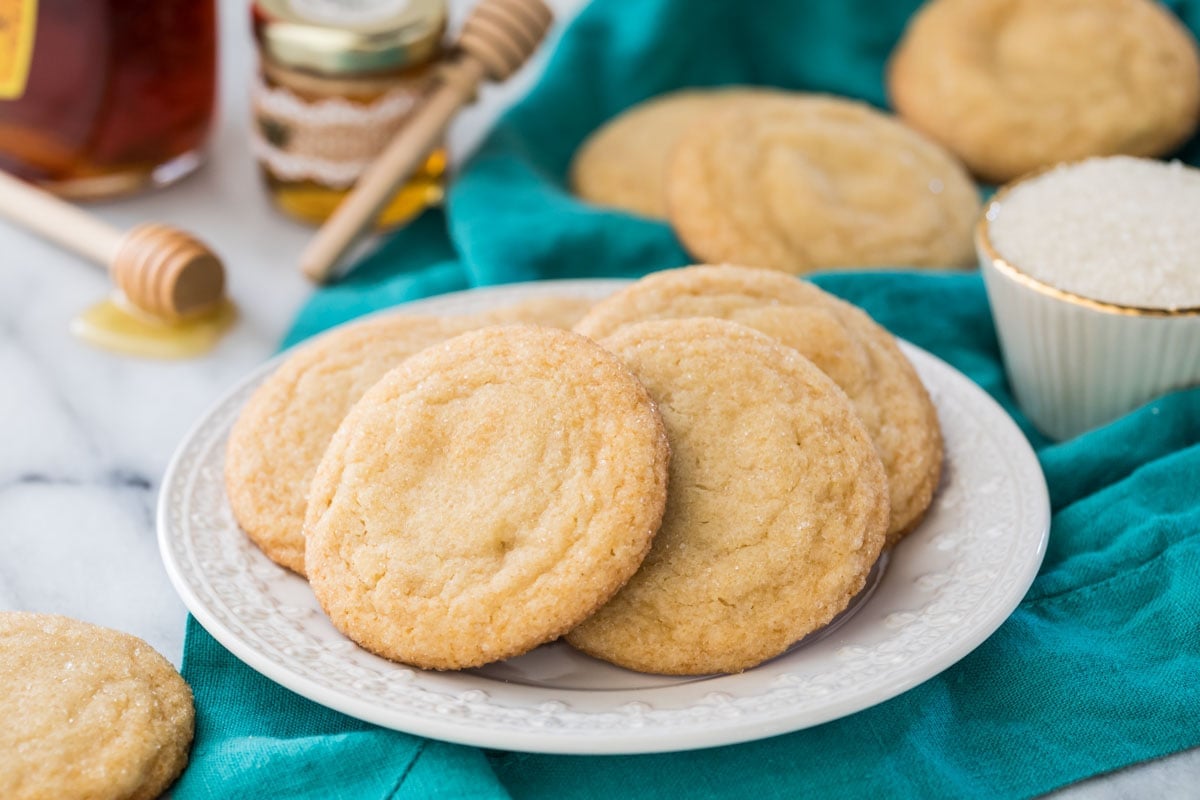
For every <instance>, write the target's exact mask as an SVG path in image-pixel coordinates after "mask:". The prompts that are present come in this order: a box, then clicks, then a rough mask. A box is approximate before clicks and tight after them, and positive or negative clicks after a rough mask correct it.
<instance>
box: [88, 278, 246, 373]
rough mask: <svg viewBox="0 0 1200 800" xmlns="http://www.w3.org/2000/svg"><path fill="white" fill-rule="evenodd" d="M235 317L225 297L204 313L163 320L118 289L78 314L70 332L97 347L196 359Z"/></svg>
mask: <svg viewBox="0 0 1200 800" xmlns="http://www.w3.org/2000/svg"><path fill="white" fill-rule="evenodd" d="M236 319H237V310H236V308H235V307H234V305H233V303H231V302H230V301H229V300H223V301H222V302H221V305H219V306H218V307H217V308H216V309H215V310H214V311H212V312H210V313H208V314H205V315H203V316H200V317H196V318H194V319H187V320H183V321H181V322H164V321H162V320H159V319H155V318H154V317H151V316H149V315H147V314H144V313H142V312H140V311H138V310H137V309H136V308H134V307H132V306H131V305H130V304H129V302H128V301H127V300H125V298H124V296H123V295H121V294H120V293H119V292H118V293H116V294H114V295H113V296H112V297H109V298H107V299H105V300H102V301H101V302H99V303H97V304H96V305H94V306H92V307H90V308H88V309H86V310H85V311H84V312H83V313H82V314H80V315H79V316H78V317H76V318H75V319H74V320H73V321H72V322H71V332H72V333H73V334H75V335H76V336H77V337H79V338H80V339H81V340H83V341H84V342H87V343H88V344H90V345H93V346H94V347H99V348H101V349H104V350H110V351H112V352H115V353H121V354H124V355H132V356H141V357H144V358H195V357H196V356H201V355H204V354H205V353H207V352H209V351H210V350H212V349H213V348H214V347H216V345H217V342H219V341H220V340H221V337H222V336H223V335H224V334H225V332H226V331H228V330H229V328H230V327H232V326H233V323H234V321H235V320H236Z"/></svg>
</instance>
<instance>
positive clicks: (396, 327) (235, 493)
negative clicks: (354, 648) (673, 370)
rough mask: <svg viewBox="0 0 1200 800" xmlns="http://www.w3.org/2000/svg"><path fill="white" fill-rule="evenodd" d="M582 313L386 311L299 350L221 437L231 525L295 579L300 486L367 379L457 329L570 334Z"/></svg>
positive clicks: (583, 306) (299, 566)
mask: <svg viewBox="0 0 1200 800" xmlns="http://www.w3.org/2000/svg"><path fill="white" fill-rule="evenodd" d="M591 305H592V303H591V301H589V300H583V299H581V298H576V297H541V298H534V299H531V300H527V301H525V302H522V303H518V304H515V305H512V306H506V307H503V308H499V309H496V310H494V311H489V312H486V313H483V314H478V315H473V316H467V315H464V316H450V317H430V316H418V315H409V314H399V313H396V314H389V315H386V316H380V317H374V318H371V319H367V320H363V321H361V322H355V323H351V324H349V325H345V326H343V327H341V328H338V329H337V330H334V331H331V332H329V333H327V334H325V335H323V336H321V337H320V338H318V339H316V340H314V341H313V342H311V343H308V344H305V345H303V346H301V347H300V348H298V349H297V350H296V351H295V352H294V353H293V354H292V355H291V356H289V357H288V358H287V360H285V361H284V362H283V364H281V365H280V367H279V368H278V369H277V370H275V372H274V373H272V374H271V376H270V377H269V378H267V380H266V381H264V382H263V384H262V385H261V386H260V387H259V388H258V390H257V391H256V392H255V393H254V395H253V396H252V397H251V398H250V400H249V402H248V403H247V404H246V407H245V409H243V411H242V413H241V415H240V416H239V418H238V420H237V422H236V424H235V425H234V427H233V431H232V432H231V433H230V437H229V444H228V447H227V451H226V459H225V486H226V493H227V494H228V496H229V502H230V505H231V506H232V508H233V513H234V517H235V518H236V519H237V521H238V524H239V525H241V527H242V529H243V530H244V531H245V532H246V534H247V535H248V536H249V537H250V538H251V539H252V540H253V541H254V543H255V544H257V545H258V546H259V548H260V549H261V550H262V551H263V552H264V553H266V555H267V557H269V558H270V559H271V560H272V561H274V562H276V563H278V564H281V565H283V566H285V567H287V568H288V569H290V570H292V571H293V572H296V573H299V574H301V575H303V574H304V536H303V529H304V509H305V505H306V503H307V498H308V485H309V483H311V482H312V476H313V473H314V472H316V469H317V463H318V462H319V461H320V460H321V456H322V454H324V452H325V447H326V445H328V444H329V440H330V439H331V438H332V437H333V432H334V431H335V430H337V426H338V425H339V424H340V423H341V421H342V418H343V417H345V416H346V412H347V411H349V410H350V407H351V406H352V405H354V403H355V402H357V401H358V399H359V398H360V397H362V395H363V393H364V392H366V391H367V389H369V388H371V386H372V385H374V383H375V381H377V380H379V378H381V377H382V376H383V374H384V373H385V372H387V371H388V370H390V369H391V368H392V367H395V366H396V365H397V364H399V363H400V362H401V361H403V360H404V359H406V358H408V357H409V356H411V355H413V354H414V353H417V352H419V351H421V350H423V349H425V348H426V347H428V346H430V345H433V344H437V343H439V342H444V341H445V340H447V339H449V338H451V337H454V336H457V335H458V334H460V333H463V332H465V331H469V330H474V329H476V328H483V327H487V326H489V325H501V324H516V323H531V324H538V325H549V326H552V327H560V328H570V327H571V325H572V324H574V322H576V321H577V320H578V319H579V318H580V317H581V316H583V314H584V312H586V311H587V309H588V308H590V307H591Z"/></svg>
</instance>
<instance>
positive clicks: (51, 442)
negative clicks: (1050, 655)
mask: <svg viewBox="0 0 1200 800" xmlns="http://www.w3.org/2000/svg"><path fill="white" fill-rule="evenodd" d="M551 5H553V6H555V7H556V8H558V9H559V10H560V12H567V11H569V10H570V9H573V8H575V7H576V6H578V5H579V0H556V1H555V2H552V3H551ZM221 6H222V7H221V24H222V26H223V30H222V36H223V39H222V86H221V103H222V113H221V116H220V119H219V123H218V127H217V129H216V130H215V132H214V137H213V142H212V157H211V160H210V163H209V164H208V165H206V167H205V168H204V169H203V170H202V171H201V172H199V173H198V174H197V175H195V176H193V177H192V178H190V179H188V180H187V181H185V182H183V183H182V184H180V185H178V186H176V187H172V188H170V189H167V190H165V191H162V192H158V193H156V194H153V195H150V196H145V197H139V198H134V199H129V200H122V201H116V202H111V203H104V204H98V205H94V206H92V207H91V210H93V211H94V212H95V213H97V214H98V215H100V216H101V217H103V218H105V219H107V220H109V221H110V222H112V223H114V224H116V225H118V226H120V227H128V226H130V225H133V224H135V223H137V222H141V221H144V220H149V219H156V220H160V221H164V222H168V223H173V224H176V225H180V226H183V227H186V228H188V229H190V230H193V231H195V232H196V233H197V234H199V235H200V236H201V237H202V238H205V239H208V240H210V241H211V242H212V243H213V244H214V246H216V247H217V249H218V250H219V251H220V252H221V253H222V255H223V256H224V257H225V259H226V262H227V264H228V266H229V269H230V282H231V291H232V293H233V295H234V297H235V299H236V300H237V302H238V305H239V308H240V311H241V315H242V316H241V320H240V322H239V324H238V326H237V328H236V329H235V331H234V332H233V333H232V334H231V335H230V336H229V337H228V338H227V339H226V340H225V341H224V342H222V344H221V345H220V346H219V347H218V349H217V350H216V351H215V352H214V353H213V354H212V355H210V356H208V357H205V358H202V359H198V360H194V361H187V362H156V361H140V360H135V359H129V358H125V357H120V356H115V355H110V354H107V353H103V352H99V351H95V350H92V349H89V348H88V347H86V346H85V345H82V344H80V343H78V342H77V341H76V340H74V339H73V338H72V337H71V336H70V334H69V333H68V332H67V325H68V323H69V321H70V319H71V318H72V316H73V315H74V314H76V313H78V312H79V311H81V310H82V309H84V308H86V307H87V306H88V305H90V304H91V303H94V302H96V301H97V300H99V299H100V298H101V297H102V296H103V294H104V292H105V291H107V287H108V280H107V278H106V277H105V276H104V275H103V274H102V273H101V272H100V271H99V270H97V269H95V268H92V267H90V266H88V265H86V264H84V263H82V262H80V261H79V260H77V259H76V258H74V257H72V256H69V255H66V254H64V253H62V252H60V251H58V250H56V249H55V248H53V247H51V246H49V245H47V244H45V243H43V242H41V241H39V240H37V239H34V238H33V237H31V236H29V235H28V234H25V233H23V232H21V231H18V230H15V229H13V228H11V227H9V226H8V225H6V224H5V223H2V222H0V609H28V610H35V611H45V612H56V613H62V614H67V615H70V616H73V617H77V618H80V619H85V620H89V621H92V622H96V623H100V624H104V625H110V626H112V627H116V628H120V629H122V630H125V631H129V632H131V633H134V634H136V635H138V636H141V637H142V638H144V639H146V640H147V641H148V642H150V644H152V645H153V646H154V647H155V648H157V649H158V650H160V651H162V652H163V653H164V654H165V655H166V656H167V657H168V658H170V659H171V660H173V661H174V662H176V663H178V662H179V658H180V655H181V648H182V636H183V624H184V618H185V613H186V612H185V610H184V607H183V604H182V603H181V602H180V601H179V599H178V598H177V597H176V595H175V593H174V591H173V590H172V589H171V586H170V584H169V583H168V581H167V578H166V575H165V573H164V572H163V568H162V564H161V562H160V560H159V557H158V551H157V545H156V541H155V530H154V509H155V503H156V500H157V495H158V491H159V484H160V480H161V476H162V475H163V472H164V470H165V469H166V465H167V461H168V460H169V458H170V456H171V453H172V452H173V450H174V448H175V446H176V444H177V443H178V442H179V441H180V440H181V439H182V438H183V436H184V434H185V432H186V431H187V430H188V429H189V428H190V427H191V425H192V424H193V422H194V421H195V420H196V419H197V418H198V417H199V415H200V414H201V413H202V412H203V411H204V409H205V408H207V407H208V406H209V405H211V403H212V402H213V401H215V400H216V399H217V398H218V397H219V396H221V395H222V394H223V393H224V392H225V391H226V390H227V389H228V387H229V386H231V385H232V384H233V383H235V382H236V381H237V380H238V379H239V378H241V377H242V376H244V375H245V374H246V373H248V372H249V371H250V370H251V369H253V367H254V366H255V365H257V364H259V363H261V362H262V361H263V360H265V359H266V358H267V357H268V356H269V355H270V354H271V353H272V352H273V351H274V350H275V349H276V347H277V343H278V341H279V340H280V339H281V338H282V336H283V334H284V332H285V331H286V329H287V325H288V324H289V322H290V320H291V319H292V317H293V316H294V315H295V313H296V311H297V309H298V308H299V306H300V304H301V303H302V302H303V300H304V298H305V297H306V296H307V293H308V291H309V287H308V285H307V284H306V283H305V282H304V280H303V279H302V278H301V277H300V276H299V275H298V274H297V272H296V270H295V267H294V264H295V260H296V257H297V256H298V254H299V252H300V250H301V249H302V247H303V245H304V243H305V241H306V240H307V238H308V236H309V234H310V232H309V230H308V229H306V228H304V227H302V226H300V225H297V224H294V223H292V222H290V221H288V220H287V219H285V218H284V217H282V216H280V215H278V214H276V213H275V212H274V211H273V210H272V209H271V208H270V206H269V203H268V201H267V199H266V197H265V195H264V193H263V192H262V191H261V190H260V189H259V187H258V186H257V183H256V181H257V177H256V175H255V171H254V169H253V157H252V155H251V153H250V150H249V143H248V136H247V135H246V118H247V114H246V107H247V98H246V86H247V84H248V80H247V79H248V76H249V75H250V74H251V51H252V47H251V43H250V38H249V33H248V30H247V28H248V26H247V24H246V19H245V13H246V12H245V4H244V2H242V0H221ZM452 6H454V7H455V11H456V13H457V14H458V15H461V13H462V10H463V7H464V3H463V2H453V3H452ZM535 72H536V68H535V69H534V70H530V71H527V72H526V73H525V74H523V75H522V76H520V79H519V80H518V81H516V82H514V83H513V84H512V85H511V86H508V87H505V89H504V90H500V91H496V90H489V91H487V92H485V93H484V96H483V102H482V103H481V104H480V107H478V108H475V109H472V110H471V111H470V112H469V113H468V114H466V115H464V116H463V118H462V119H461V120H460V122H459V124H458V125H457V126H456V128H455V130H454V131H453V132H452V137H451V144H452V147H453V148H454V149H455V151H456V152H458V153H462V152H466V151H468V150H469V149H470V148H471V147H472V146H473V145H474V143H476V142H477V141H478V139H479V137H480V136H481V135H482V134H483V132H484V131H485V129H486V127H487V124H488V123H489V122H490V120H491V119H492V118H493V117H494V115H495V113H496V112H497V110H498V109H499V108H501V107H502V106H503V104H504V103H506V102H507V101H508V100H509V98H511V96H512V95H513V94H515V93H519V92H520V91H522V90H523V89H524V88H525V87H527V86H528V84H529V82H530V80H532V78H533V77H534V74H533V73H535ZM406 677H407V678H411V673H410V671H408V670H404V669H397V670H396V671H395V677H394V679H395V680H398V681H399V680H405V679H406ZM476 699H479V698H476ZM713 701H714V702H720V699H719V698H715V697H714V698H713ZM1196 786H1200V750H1193V751H1190V752H1188V753H1183V754H1180V755H1177V756H1174V757H1170V758H1167V759H1163V760H1161V761H1158V762H1154V763H1151V764H1147V765H1141V766H1138V767H1135V768H1132V769H1128V770H1123V771H1121V772H1119V773H1116V774H1115V775H1111V776H1104V777H1101V778H1097V779H1093V780H1090V781H1086V782H1084V783H1082V784H1079V785H1077V786H1075V787H1072V788H1070V789H1068V790H1065V791H1063V792H1060V793H1058V794H1057V795H1056V796H1057V797H1059V798H1062V800H1093V799H1099V800H1117V799H1118V798H1122V799H1123V798H1136V797H1147V796H1153V797H1158V798H1176V797H1178V798H1184V797H1194V796H1195V791H1196V790H1195V787H1196Z"/></svg>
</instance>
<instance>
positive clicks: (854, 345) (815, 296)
mask: <svg viewBox="0 0 1200 800" xmlns="http://www.w3.org/2000/svg"><path fill="white" fill-rule="evenodd" d="M680 317H717V318H720V319H727V320H732V321H734V322H738V323H741V324H742V325H746V326H748V327H751V328H754V329H755V330H758V331H760V332H762V333H765V334H767V335H769V336H772V337H773V338H775V339H776V340H778V341H779V342H781V343H782V344H785V345H787V346H789V347H792V348H794V349H796V350H798V351H799V352H800V353H801V354H802V355H804V356H805V357H807V358H809V359H811V360H812V361H813V363H815V364H816V365H817V366H818V367H820V368H821V370H822V371H824V372H825V374H827V375H828V376H829V377H830V378H832V379H833V380H834V382H835V383H837V384H838V386H840V387H841V388H842V389H843V390H844V391H845V392H846V394H847V395H848V396H849V397H850V400H851V402H853V404H854V408H855V410H856V411H857V412H858V415H859V417H860V418H861V419H862V421H863V423H864V424H865V425H866V428H867V432H868V434H869V435H870V436H871V440H872V441H873V442H874V443H875V446H876V447H877V448H878V450H879V455H880V457H881V458H882V459H883V466H884V469H885V471H886V472H887V477H888V486H889V494H890V498H891V521H890V523H889V526H888V544H889V545H892V544H895V543H896V542H897V541H899V540H900V538H901V537H902V536H903V535H904V534H905V533H908V532H909V531H911V530H912V529H913V528H915V527H916V526H917V524H918V523H919V522H920V520H921V518H922V516H923V515H924V513H925V511H926V509H928V507H929V504H930V503H931V502H932V500H933V493H934V490H935V489H936V488H937V484H938V481H939V479H940V477H941V469H942V437H941V429H940V426H939V424H938V418H937V410H936V408H934V405H933V402H932V401H931V400H930V398H929V393H928V392H927V391H926V390H925V386H924V385H923V384H922V383H921V379H920V377H918V375H917V373H916V370H914V369H913V367H912V365H911V364H910V363H909V361H908V359H907V358H905V356H904V353H902V352H901V351H900V348H899V346H897V344H896V340H895V338H894V337H893V336H892V335H891V334H890V333H888V332H887V331H886V330H884V329H883V328H882V327H881V326H879V325H878V324H876V323H875V321H874V320H872V319H871V318H870V317H869V316H867V314H866V313H864V312H863V311H862V310H860V309H858V308H855V307H854V306H852V305H850V304H849V303H846V302H844V301H842V300H839V299H838V298H836V297H834V296H833V295H831V294H829V293H827V292H824V291H822V290H820V289H818V288H817V287H816V286H814V285H812V284H811V283H808V282H806V281H801V280H797V279H796V278H793V277H791V276H788V275H783V274H781V273H778V272H772V271H769V270H759V269H749V268H746V267H735V266H695V267H686V268H684V269H676V270H665V271H663V272H656V273H653V274H651V275H648V276H646V277H645V278H643V279H641V280H640V281H637V282H636V283H633V284H631V285H630V286H628V287H627V288H625V289H623V290H621V291H619V292H617V293H616V294H614V295H613V296H612V297H610V298H608V299H607V300H604V301H601V302H600V303H598V304H597V305H596V306H595V307H594V308H593V309H592V310H591V312H589V313H588V314H587V316H585V317H584V318H583V319H582V320H580V322H579V324H578V325H576V327H575V330H576V331H578V332H579V333H582V334H584V335H586V336H591V337H593V338H595V339H603V338H604V337H606V336H610V335H612V334H614V333H616V332H617V331H618V330H620V329H622V328H623V327H625V326H628V325H632V324H636V323H638V322H643V321H646V320H654V319H672V318H680Z"/></svg>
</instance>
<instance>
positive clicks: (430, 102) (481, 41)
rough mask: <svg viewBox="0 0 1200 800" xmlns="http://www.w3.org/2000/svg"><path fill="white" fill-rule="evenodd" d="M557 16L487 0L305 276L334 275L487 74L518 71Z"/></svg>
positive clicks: (538, 2)
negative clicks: (433, 87) (437, 78)
mask: <svg viewBox="0 0 1200 800" xmlns="http://www.w3.org/2000/svg"><path fill="white" fill-rule="evenodd" d="M552 21H553V15H552V14H551V13H550V9H549V8H547V7H546V5H545V3H544V2H542V0H482V2H481V3H480V4H479V5H478V6H477V7H476V8H475V9H474V11H472V12H471V15H470V16H469V17H468V18H467V20H466V23H465V24H464V25H463V30H462V33H461V35H460V36H459V38H458V42H457V46H456V49H455V55H454V57H453V58H452V59H451V60H449V61H448V62H447V63H446V64H445V65H443V67H442V68H441V70H440V71H439V75H438V77H439V81H438V84H437V88H436V89H434V90H433V92H431V93H430V94H429V95H428V96H427V97H426V98H425V99H424V101H422V103H421V105H420V106H419V107H418V108H417V110H416V111H415V112H413V116H412V117H411V118H410V119H409V120H408V121H407V122H406V123H405V125H404V127H403V128H401V130H400V132H399V133H398V134H396V137H395V138H394V139H393V140H392V141H391V143H390V144H388V146H387V148H385V149H384V151H383V152H382V153H381V154H380V155H379V157H378V158H376V159H375V160H374V161H373V162H372V163H371V166H370V167H368V168H367V170H366V171H365V172H364V173H363V174H362V176H361V177H359V179H358V181H357V182H356V183H355V186H354V190H353V191H352V192H351V193H350V194H349V196H347V197H346V199H345V200H343V201H342V203H341V205H340V206H338V209H337V211H335V212H334V214H333V216H332V217H330V218H329V220H328V221H327V222H326V223H325V224H324V226H322V227H321V229H320V230H319V231H317V235H316V236H315V237H314V238H313V241H312V242H311V243H310V244H309V246H308V248H307V249H306V250H305V252H304V253H303V255H301V257H300V268H301V269H302V270H303V271H304V274H305V275H307V276H308V277H309V278H311V279H312V280H314V281H317V282H318V283H323V282H325V281H327V280H329V279H330V277H332V275H333V274H334V270H335V269H336V268H337V266H338V263H339V262H340V261H341V259H342V257H343V256H344V255H345V254H346V253H347V252H348V251H349V250H350V248H351V247H353V246H354V244H355V243H356V242H357V241H358V240H359V239H360V238H361V237H362V236H363V234H364V232H365V231H366V230H367V228H368V227H370V226H371V225H372V223H374V221H375V220H376V219H377V218H378V216H379V213H380V212H381V211H382V210H383V208H384V206H385V205H387V202H388V201H389V200H390V199H391V197H392V196H393V195H394V194H395V193H396V190H397V189H398V188H399V187H400V186H401V185H403V184H404V182H405V181H407V180H408V179H409V178H410V177H411V176H412V174H413V172H414V171H416V169H417V167H418V166H419V165H420V164H421V163H422V162H423V161H424V160H425V159H426V158H427V157H428V155H429V153H430V152H431V151H432V150H433V149H434V148H435V147H437V145H438V144H439V143H440V142H441V141H442V139H443V137H444V136H445V132H446V127H447V126H448V125H449V124H450V120H451V118H452V117H453V116H454V112H455V111H457V110H458V109H459V108H460V107H461V106H463V105H466V104H467V103H469V102H470V101H471V100H473V99H474V97H475V92H476V89H478V87H479V84H480V82H482V81H483V79H484V78H485V77H486V78H488V79H490V80H493V81H501V80H504V79H506V78H507V77H508V76H509V75H511V74H512V73H513V72H516V71H517V69H519V68H520V66H521V65H522V64H524V63H525V61H526V60H527V59H528V58H529V56H530V55H532V53H533V51H534V49H535V48H536V47H537V45H538V43H539V42H541V40H542V37H543V36H545V35H546V31H547V30H548V29H549V27H550V23H551V22H552Z"/></svg>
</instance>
